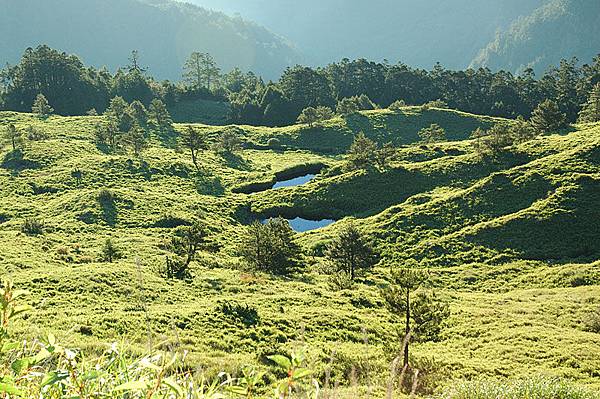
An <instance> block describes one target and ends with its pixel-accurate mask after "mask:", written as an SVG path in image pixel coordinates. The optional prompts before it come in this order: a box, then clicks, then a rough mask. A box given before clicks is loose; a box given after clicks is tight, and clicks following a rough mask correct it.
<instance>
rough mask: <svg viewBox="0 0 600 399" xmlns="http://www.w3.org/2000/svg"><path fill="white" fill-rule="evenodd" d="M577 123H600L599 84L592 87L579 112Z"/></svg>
mask: <svg viewBox="0 0 600 399" xmlns="http://www.w3.org/2000/svg"><path fill="white" fill-rule="evenodd" d="M579 122H580V123H586V122H600V83H597V84H596V85H595V86H594V88H593V89H592V91H591V93H590V96H589V98H588V100H587V102H586V103H585V104H583V108H582V109H581V112H579Z"/></svg>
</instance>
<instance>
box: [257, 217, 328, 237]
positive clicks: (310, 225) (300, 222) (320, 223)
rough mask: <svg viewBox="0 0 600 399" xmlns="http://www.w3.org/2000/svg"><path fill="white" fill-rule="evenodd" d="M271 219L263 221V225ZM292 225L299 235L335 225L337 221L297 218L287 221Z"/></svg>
mask: <svg viewBox="0 0 600 399" xmlns="http://www.w3.org/2000/svg"><path fill="white" fill-rule="evenodd" d="M267 220H269V219H264V220H262V223H266V222H267ZM286 220H287V221H288V223H289V224H290V227H291V228H292V230H294V231H295V232H297V233H303V232H305V231H311V230H316V229H320V228H322V227H326V226H329V225H330V224H332V223H334V222H335V220H332V219H321V220H308V219H303V218H299V217H298V218H295V219H286Z"/></svg>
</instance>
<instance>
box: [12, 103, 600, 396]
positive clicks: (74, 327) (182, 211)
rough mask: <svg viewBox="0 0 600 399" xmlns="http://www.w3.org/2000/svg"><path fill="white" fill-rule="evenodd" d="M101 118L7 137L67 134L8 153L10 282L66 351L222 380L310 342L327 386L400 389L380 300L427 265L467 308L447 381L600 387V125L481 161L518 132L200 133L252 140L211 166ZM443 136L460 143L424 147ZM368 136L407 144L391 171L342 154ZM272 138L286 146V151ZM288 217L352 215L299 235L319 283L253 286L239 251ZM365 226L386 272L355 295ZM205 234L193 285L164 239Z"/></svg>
mask: <svg viewBox="0 0 600 399" xmlns="http://www.w3.org/2000/svg"><path fill="white" fill-rule="evenodd" d="M101 118H103V117H58V116H51V117H50V118H48V119H47V120H40V119H39V118H37V117H35V116H33V115H31V114H20V113H12V112H2V113H0V127H2V128H4V127H5V126H6V125H7V124H8V123H14V124H15V125H16V126H17V127H18V128H20V129H26V128H28V127H29V126H32V127H35V128H36V129H39V130H41V131H43V132H45V133H46V136H47V137H46V138H45V139H43V140H40V141H28V142H27V144H26V145H25V148H24V150H23V151H22V153H21V155H19V156H15V154H13V153H11V152H10V151H9V148H8V147H5V148H4V149H3V150H2V151H1V152H0V195H1V196H2V198H3V201H2V202H0V242H2V247H1V248H2V251H1V252H0V268H1V270H2V272H3V273H4V274H7V275H9V276H11V278H13V279H14V280H15V282H16V283H17V284H18V286H20V287H23V288H26V289H28V290H29V291H31V295H32V298H33V303H34V304H35V311H34V312H33V313H32V314H31V315H30V317H29V319H28V323H32V324H34V325H36V326H40V328H45V329H49V330H51V331H53V332H55V333H56V335H57V336H58V338H59V339H60V341H61V342H64V343H65V344H70V345H76V346H77V347H80V348H85V349H89V350H92V351H94V350H99V349H101V348H102V345H103V344H102V342H110V341H112V340H124V341H126V342H128V343H129V348H128V350H129V351H131V352H134V353H141V352H143V351H144V349H145V348H146V347H147V346H148V345H153V344H158V343H161V345H165V346H168V345H176V346H177V347H178V348H180V349H181V350H186V351H188V355H187V357H186V360H185V361H186V364H187V365H188V366H190V368H193V369H195V368H198V367H201V368H202V369H203V370H204V372H206V373H207V375H209V376H211V375H216V374H217V373H218V372H219V371H222V370H225V371H231V372H234V371H235V370H237V369H239V368H240V367H241V366H242V365H244V364H264V359H265V356H266V355H271V354H274V353H288V352H289V350H290V349H291V348H294V347H296V346H297V345H302V346H304V347H306V348H307V351H308V356H309V358H310V359H311V361H312V362H313V364H314V367H315V370H316V372H317V374H318V375H319V377H322V376H324V373H325V371H324V370H325V368H326V367H328V366H327V364H330V365H332V371H331V372H332V378H335V379H337V380H338V381H340V382H341V383H350V382H351V379H352V377H351V375H352V373H355V374H357V376H356V379H357V380H358V381H357V383H358V384H361V385H365V386H366V385H369V384H373V386H385V383H384V381H385V378H386V376H387V375H388V373H389V371H388V370H389V362H390V361H391V360H392V359H393V357H394V354H395V351H394V350H395V349H394V348H395V346H397V344H398V342H400V341H399V340H398V335H397V334H398V332H397V325H395V324H394V323H393V320H392V319H391V318H390V316H389V313H388V312H387V310H386V309H385V307H384V306H383V301H382V299H381V296H380V287H382V286H383V285H385V283H386V280H387V279H388V276H389V265H390V264H392V265H408V264H412V263H415V262H417V263H418V264H420V265H421V266H426V267H428V268H429V270H430V272H431V274H432V276H433V283H432V284H433V286H434V287H436V288H437V289H438V290H439V292H440V295H442V296H443V297H444V298H446V299H447V300H449V301H450V304H451V317H450V319H449V321H448V323H447V325H446V326H445V329H444V330H443V333H442V336H441V339H440V340H439V341H437V342H431V343H427V344H416V345H415V346H414V348H415V349H414V352H413V355H414V356H415V358H416V359H420V360H419V361H421V362H425V361H426V359H429V361H431V362H432V364H435V365H436V366H435V369H436V370H442V371H443V372H441V374H439V376H438V377H436V378H437V379H438V380H439V381H441V382H443V383H444V384H450V382H451V381H452V379H453V378H464V379H469V378H471V377H473V376H478V377H521V376H528V375H532V374H536V373H539V374H545V375H546V374H547V375H551V376H560V377H566V378H570V379H573V380H575V381H576V382H578V383H579V384H582V385H587V386H590V387H594V388H596V389H597V388H600V375H598V370H599V369H600V358H599V357H598V355H597V354H598V353H600V346H599V343H598V342H599V341H598V334H597V333H594V332H591V331H588V330H587V329H586V327H585V326H586V324H585V323H586V320H587V317H588V316H587V315H588V314H589V313H590V312H591V311H592V310H593V309H595V308H596V307H597V306H598V305H599V304H600V296H599V292H600V290H599V287H600V273H599V272H598V270H599V269H598V266H599V265H598V260H599V259H600V253H599V252H598V246H597V245H596V244H597V243H598V242H599V241H600V231H599V230H598V229H597V228H595V226H594V225H593V221H595V220H598V219H600V214H599V213H598V212H599V211H598V209H600V208H599V207H598V204H600V193H599V191H598V187H599V184H598V183H599V180H600V157H599V154H600V152H599V150H600V126H598V125H579V126H576V127H574V128H573V129H572V130H571V132H569V133H565V134H563V135H558V134H553V135H548V136H543V137H538V138H536V139H534V140H532V141H529V142H527V143H524V144H521V145H519V146H515V147H510V148H508V149H506V151H504V152H502V153H501V154H500V155H498V156H497V157H495V158H481V157H480V156H479V155H477V154H475V153H474V151H473V142H471V141H470V140H468V137H469V134H470V133H471V131H472V130H474V129H475V128H476V127H489V126H491V125H492V124H494V123H496V122H498V121H499V119H494V118H488V117H481V116H476V115H470V114H465V113H461V112H457V111H450V110H442V109H429V110H422V109H421V108H418V107H407V108H404V109H403V110H402V111H401V112H395V113H393V112H389V111H385V110H379V111H371V112H363V113H360V114H358V115H355V116H352V117H350V118H348V119H341V118H338V119H334V120H331V121H328V122H327V123H325V126H324V127H323V128H318V129H317V128H313V129H310V128H308V127H307V126H302V125H299V126H291V127H287V128H261V127H247V126H228V127H214V126H207V125H196V126H197V127H198V128H199V129H202V130H203V131H204V132H206V133H207V134H208V136H209V138H210V140H213V139H214V138H215V137H217V135H218V134H219V133H220V132H222V131H224V130H229V131H233V132H234V133H235V134H236V135H238V136H239V137H240V138H242V140H243V141H244V142H245V143H246V145H245V147H246V148H245V149H244V150H241V151H239V152H237V153H235V154H233V155H231V156H222V155H218V154H216V153H214V152H213V151H210V150H205V151H202V152H201V154H200V157H199V158H200V168H199V170H196V168H195V167H194V165H193V164H192V162H191V158H190V156H189V154H188V153H187V152H185V151H182V150H180V149H177V148H176V147H175V146H174V145H173V143H174V138H175V137H174V136H169V137H165V136H160V135H153V136H152V138H151V145H150V147H149V148H148V149H146V150H145V151H143V153H142V156H141V157H136V156H134V155H133V154H131V153H126V152H125V153H117V154H106V153H103V152H102V151H101V149H100V148H99V147H97V146H96V144H95V143H94V140H93V134H94V129H95V126H96V124H97V123H98V122H99V121H101ZM432 121H436V123H439V124H440V125H442V126H443V127H445V128H446V130H447V132H448V137H449V139H450V140H451V141H448V142H444V143H439V144H431V145H421V144H419V143H416V132H417V131H418V129H419V128H420V127H422V126H428V125H429V124H430V123H432ZM184 128H185V125H176V129H177V130H178V131H181V130H183V129H184ZM359 130H363V131H364V132H365V133H366V134H367V135H368V136H370V137H373V138H376V139H377V140H378V141H380V142H386V141H392V142H394V143H395V144H397V145H398V146H399V148H398V150H397V153H396V156H395V159H394V161H393V162H392V165H391V167H390V168H389V169H388V170H386V171H383V172H375V171H371V172H366V171H358V172H357V171H354V172H346V171H344V169H343V168H342V166H343V162H344V161H343V160H342V155H343V153H344V151H345V150H346V148H347V146H348V144H349V143H350V142H351V139H352V137H353V135H354V134H355V133H356V132H358V131H359ZM271 138H278V139H280V141H281V144H282V145H283V148H280V149H276V150H272V149H269V148H268V147H267V146H266V145H265V144H266V143H267V142H268V140H269V139H271ZM334 143H337V144H334ZM315 163H322V164H325V165H327V166H328V168H327V169H325V170H324V171H323V172H321V174H320V175H318V176H317V177H316V178H315V179H314V180H313V181H311V182H309V183H306V184H305V185H302V186H297V187H289V188H283V189H280V190H276V191H267V192H259V193H255V194H252V195H246V194H236V193H234V192H232V190H233V189H234V188H235V187H238V186H239V185H240V184H245V183H248V182H254V181H262V180H264V179H273V178H274V176H275V175H277V174H278V173H281V172H282V171H286V170H288V171H289V170H291V169H293V168H300V169H301V168H302V165H311V164H315ZM76 170H79V171H80V172H81V178H80V179H78V178H76V175H75V174H74V173H73V172H74V171H76ZM105 191H109V192H110V193H111V198H112V199H113V200H112V201H111V202H110V203H107V202H106V201H103V200H102V197H103V196H106V193H105ZM277 213H283V214H284V215H285V216H288V217H292V216H302V215H304V216H311V217H322V216H332V217H334V218H335V219H339V221H338V222H337V223H334V224H332V225H331V226H329V227H327V228H325V229H321V230H314V231H311V232H308V233H303V234H300V235H299V236H298V242H299V243H300V244H301V245H302V247H303V248H304V249H305V251H306V253H307V255H306V258H305V264H306V270H305V273H304V274H302V275H296V276H292V277H291V278H289V279H288V278H285V279H284V278H277V277H272V276H268V275H263V274H251V273H248V272H246V271H245V270H244V269H243V268H240V260H239V258H238V257H237V254H236V243H237V242H238V241H239V237H240V231H241V229H243V228H244V225H246V224H247V223H248V222H249V221H250V220H252V219H253V218H254V217H259V216H261V215H270V214H277ZM350 216H352V217H355V218H357V221H356V223H357V225H358V226H359V228H360V229H361V230H362V231H364V232H366V233H368V234H369V237H371V238H372V239H374V240H375V239H377V243H378V244H377V245H378V247H379V248H380V249H381V250H382V251H383V259H384V261H383V262H381V263H380V265H379V266H378V267H377V268H376V269H375V270H374V271H373V273H370V274H368V275H367V276H366V277H365V278H363V279H361V280H360V281H359V283H358V284H356V285H355V286H354V288H353V289H352V290H336V289H332V288H331V286H330V285H329V283H328V281H329V280H328V275H327V273H326V272H325V270H326V269H324V263H323V259H322V258H321V254H322V249H323V245H324V244H325V243H326V242H327V241H328V240H329V239H330V238H331V235H332V233H333V232H335V231H336V229H338V228H339V227H340V226H341V225H343V224H345V223H347V219H344V218H345V217H350ZM26 218H37V219H38V220H40V221H41V222H42V224H43V228H42V229H43V231H42V232H41V234H37V235H29V234H25V233H24V232H23V231H22V226H23V223H24V221H25V219H26ZM193 218H199V219H201V220H202V221H203V222H205V223H206V225H207V226H208V228H209V230H210V244H211V245H210V247H209V248H208V249H207V250H206V251H203V252H202V253H201V256H200V257H199V258H198V260H197V261H196V262H194V263H193V278H192V279H191V280H190V281H187V282H186V281H179V280H169V279H164V278H163V277H161V275H160V274H159V273H158V272H157V271H158V269H159V267H160V266H161V265H162V264H163V262H164V257H165V255H166V253H167V252H166V251H165V248H164V242H165V240H166V239H168V237H169V236H170V234H171V232H172V229H173V227H174V226H178V225H181V224H186V223H189V221H190V220H192V219H193ZM109 237H110V238H112V239H113V240H114V242H115V244H116V245H117V246H118V247H119V248H120V249H121V251H122V252H123V258H122V259H120V260H117V261H116V262H115V263H108V262H105V261H103V260H102V258H101V248H102V245H103V243H104V241H105V240H106V239H107V238H109ZM410 258H412V259H414V260H410ZM223 303H238V304H242V305H248V306H250V307H251V308H253V309H256V311H257V315H258V317H257V318H255V319H253V320H252V321H251V322H246V321H243V320H238V319H235V318H232V317H230V316H228V315H227V314H225V313H224V312H223V311H222V310H221V309H222V307H221V305H222V304H223ZM20 328H21V329H22V330H21V332H22V333H24V334H25V333H27V331H25V330H26V329H27V327H26V326H25V325H21V327H20ZM333 351H335V360H334V361H331V360H330V359H331V357H332V353H333ZM357 365H362V366H361V367H359V368H357V367H356V366H357ZM352 370H354V372H353V371H352ZM434 375H436V376H437V374H434ZM266 378H273V377H266ZM379 393H381V394H382V395H383V393H382V392H379Z"/></svg>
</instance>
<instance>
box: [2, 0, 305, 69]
mask: <svg viewBox="0 0 600 399" xmlns="http://www.w3.org/2000/svg"><path fill="white" fill-rule="evenodd" d="M0 7H1V8H2V10H3V12H2V14H0V34H1V35H2V37H4V38H10V40H3V41H0V54H2V55H3V57H2V58H3V59H1V60H0V61H1V62H2V63H3V64H4V63H6V62H9V63H16V62H17V61H18V59H19V57H20V55H21V54H22V52H23V50H24V49H25V48H27V47H35V46H37V45H38V44H48V45H50V46H51V47H54V48H57V49H60V50H63V51H66V52H69V53H76V54H78V55H79V56H81V57H82V58H83V59H84V61H86V63H89V64H92V65H94V66H104V65H106V66H107V67H108V68H109V69H111V70H114V69H116V68H117V67H119V66H123V65H125V64H127V62H128V61H127V60H128V57H129V54H130V52H131V51H132V50H134V49H136V50H138V51H139V52H140V55H141V62H142V64H143V65H144V66H147V67H148V68H149V70H150V72H152V74H153V75H154V76H157V77H159V78H164V79H172V80H175V79H179V78H180V76H181V66H182V64H183V62H184V61H185V59H186V58H187V57H188V56H189V54H190V53H191V52H193V51H202V52H209V53H211V54H212V55H213V56H214V57H215V58H216V60H217V61H218V63H219V65H221V66H222V68H223V69H224V70H228V69H231V68H233V67H235V66H238V67H240V68H242V69H244V70H253V71H255V72H257V73H259V74H262V75H265V76H267V77H276V76H278V75H279V74H280V73H281V71H282V70H283V69H284V68H285V67H286V66H288V65H291V64H294V63H296V62H298V60H299V55H298V53H297V51H296V50H295V49H293V48H292V46H291V45H290V43H289V42H287V41H286V40H284V39H283V38H281V37H279V36H277V35H275V34H273V33H271V32H269V31H268V30H267V29H265V28H263V27H260V26H258V25H257V24H255V23H251V22H248V21H245V20H243V19H241V18H231V17H228V16H226V15H225V14H223V13H218V12H214V11H209V10H206V9H202V8H200V7H197V6H193V5H191V4H184V3H176V2H173V1H170V0H118V1H117V0H104V1H99V0H51V1H42V0H26V1H19V2H15V1H11V0H0ZM48 15H52V16H53V18H47V16H48ZM24 21H26V22H24Z"/></svg>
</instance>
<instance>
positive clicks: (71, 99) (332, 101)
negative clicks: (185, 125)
mask: <svg viewBox="0 0 600 399" xmlns="http://www.w3.org/2000/svg"><path fill="white" fill-rule="evenodd" d="M0 77H1V80H0V81H1V91H0V106H1V108H2V109H8V110H16V111H27V112H29V111H31V109H32V107H33V105H34V102H35V100H36V98H37V97H38V95H40V94H42V95H44V97H45V98H46V99H47V102H48V106H49V107H51V108H53V109H54V110H55V112H56V113H58V114H63V115H84V114H86V113H87V112H88V111H89V110H92V109H94V110H96V111H97V112H99V113H101V112H104V110H105V109H106V108H108V106H109V104H110V101H111V99H113V98H114V97H121V98H123V99H124V100H125V101H126V102H128V103H132V102H133V101H136V100H137V101H139V102H141V103H142V104H144V105H145V106H149V105H150V103H151V101H152V100H153V99H156V98H159V99H161V100H162V101H163V102H164V103H165V104H166V105H168V106H170V105H173V104H175V103H177V102H178V101H185V100H190V99H197V98H204V99H215V100H221V101H228V102H229V103H230V105H231V114H230V119H231V121H232V122H236V123H247V124H261V125H268V126H280V125H289V124H292V123H295V122H296V121H300V122H301V123H307V124H309V125H310V126H312V125H313V124H314V123H316V122H319V121H320V120H324V119H327V118H330V117H331V116H333V115H332V114H333V113H337V114H339V115H349V114H351V113H353V112H356V111H358V110H364V109H373V108H376V107H380V108H387V107H390V108H392V109H397V108H399V107H400V106H402V105H405V104H408V105H422V104H427V103H429V104H431V105H432V106H436V104H437V106H440V105H444V106H447V107H450V108H454V109H459V110H462V111H466V112H472V113H476V114H485V115H491V116H501V117H507V118H516V117H517V116H523V117H525V118H529V117H531V115H532V113H533V111H534V110H535V109H536V107H537V106H538V105H539V104H541V103H543V102H544V101H546V100H552V101H554V102H555V103H556V104H557V105H558V107H559V110H560V112H561V113H563V114H565V117H566V120H567V122H574V121H576V120H577V119H578V116H579V113H580V112H581V111H582V109H586V108H587V109H588V110H589V109H592V111H586V112H587V113H586V114H585V115H583V116H582V120H589V119H590V117H589V116H588V115H590V114H593V110H594V107H597V105H595V104H597V100H594V97H592V94H593V93H592V92H593V90H594V88H595V86H596V85H597V84H599V83H600V55H599V56H597V57H595V58H594V59H593V61H592V63H591V64H585V65H582V66H580V65H579V62H578V60H577V59H575V58H573V59H571V60H563V61H561V62H560V65H558V66H556V67H553V68H550V69H549V70H548V71H547V72H546V73H545V74H544V75H543V76H541V77H539V78H537V77H536V76H535V74H534V72H533V70H532V69H527V70H525V71H524V72H523V73H522V74H520V75H518V76H515V75H513V74H511V73H509V72H505V71H498V72H492V71H490V70H489V69H486V68H480V69H477V70H474V69H467V70H463V71H453V70H448V69H445V68H444V67H442V66H441V65H440V64H436V65H435V66H434V68H433V69H432V70H430V71H428V70H425V69H418V68H411V67H409V66H407V65H405V64H402V63H398V64H394V65H392V64H389V63H387V62H383V63H377V62H371V61H367V60H365V59H358V60H353V61H351V60H349V59H343V60H342V61H340V62H337V63H332V64H330V65H328V66H326V67H322V68H311V67H306V66H300V65H297V66H294V67H290V68H288V69H287V70H286V71H285V72H284V73H283V74H282V76H281V78H280V79H279V80H278V81H277V82H268V83H265V82H264V81H263V80H262V79H261V78H260V77H258V76H257V75H255V74H253V73H252V72H242V71H241V70H240V69H237V68H236V69H233V70H232V71H230V72H227V73H222V72H221V70H220V68H219V66H218V65H217V64H216V62H215V61H214V59H213V58H212V57H211V56H210V54H207V53H199V52H194V53H192V54H191V55H190V57H189V59H188V60H187V62H186V63H185V65H184V70H183V71H182V81H181V82H179V83H173V82H169V81H163V82H158V81H156V80H155V79H153V78H152V77H151V76H150V74H149V73H148V71H146V69H145V68H143V67H142V66H141V65H140V60H139V55H138V53H137V52H135V51H134V52H133V53H132V56H131V58H130V60H129V64H128V65H127V66H125V67H123V68H121V69H119V70H118V71H117V72H116V73H114V74H111V73H110V72H109V71H107V70H106V69H95V68H91V67H86V66H84V64H83V63H82V61H81V60H80V59H79V58H78V57H76V56H74V55H68V54H65V53H61V52H58V51H56V50H53V49H51V48H49V47H47V46H39V47H37V48H36V49H32V48H29V49H27V50H26V51H25V53H24V55H23V57H22V59H21V62H20V63H19V64H17V65H14V66H7V67H6V68H5V69H3V70H2V73H1V75H0ZM597 93H598V91H597V90H596V97H595V98H596V99H597V98H598V94H597Z"/></svg>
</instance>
